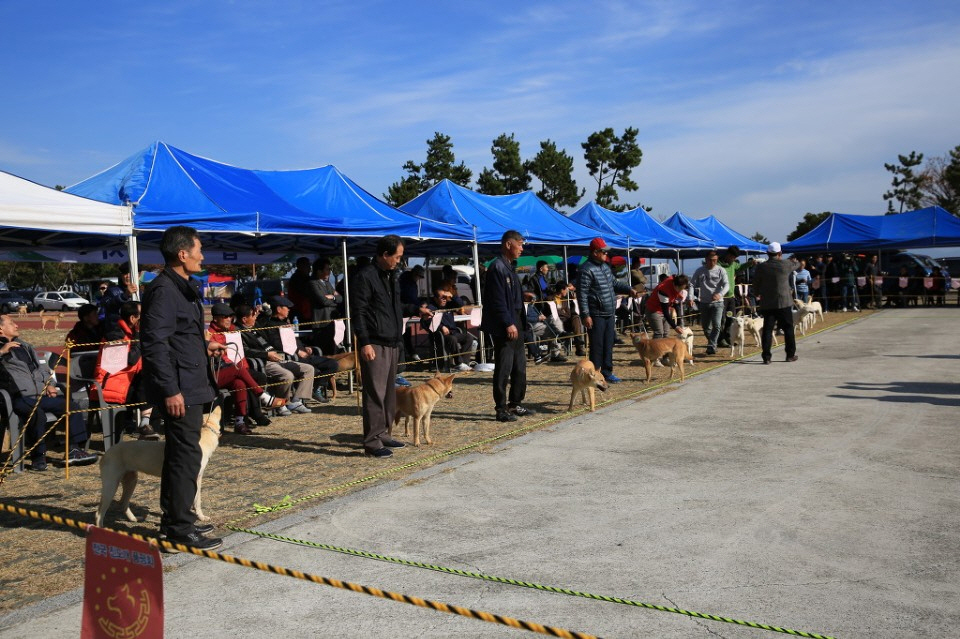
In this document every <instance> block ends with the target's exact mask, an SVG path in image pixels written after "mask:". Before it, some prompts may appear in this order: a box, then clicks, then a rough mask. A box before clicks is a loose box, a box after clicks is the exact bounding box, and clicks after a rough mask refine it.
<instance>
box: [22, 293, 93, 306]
mask: <svg viewBox="0 0 960 639" xmlns="http://www.w3.org/2000/svg"><path fill="white" fill-rule="evenodd" d="M89 303H90V302H89V301H87V300H86V299H84V298H82V297H80V296H79V295H77V294H76V293H74V292H73V291H43V292H42V293H37V296H36V297H34V298H33V304H34V306H36V307H37V309H41V310H47V311H69V310H71V309H78V308H80V307H81V306H83V305H84V304H89Z"/></svg>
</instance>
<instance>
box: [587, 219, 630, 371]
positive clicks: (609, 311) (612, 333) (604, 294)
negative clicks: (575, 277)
mask: <svg viewBox="0 0 960 639" xmlns="http://www.w3.org/2000/svg"><path fill="white" fill-rule="evenodd" d="M618 293H619V294H622V295H633V296H636V295H637V293H636V291H634V290H633V289H632V288H630V287H629V286H627V285H626V284H624V283H623V282H618V281H617V279H616V278H615V277H614V276H613V270H612V269H611V268H610V265H609V264H608V263H607V243H606V242H604V241H603V238H602V237H595V238H593V240H591V241H590V259H589V260H587V261H586V262H585V263H584V264H583V266H581V267H580V281H579V282H578V283H577V303H578V304H579V305H580V319H581V320H582V322H583V325H584V327H586V329H587V334H588V335H590V361H591V362H593V365H594V366H595V367H596V369H597V370H598V371H600V373H601V374H603V377H604V379H606V380H607V381H608V382H609V383H611V384H617V383H619V382H621V381H623V380H621V379H620V378H619V377H617V376H616V375H614V374H613V343H614V341H615V340H616V337H617V332H616V325H615V321H616V317H615V313H616V311H617V297H616V296H617V294H618Z"/></svg>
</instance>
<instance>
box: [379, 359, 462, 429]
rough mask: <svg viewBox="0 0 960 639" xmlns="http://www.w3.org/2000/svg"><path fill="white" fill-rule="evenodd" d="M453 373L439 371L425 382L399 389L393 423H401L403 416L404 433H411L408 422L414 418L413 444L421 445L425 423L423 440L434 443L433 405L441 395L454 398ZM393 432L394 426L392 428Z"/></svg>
mask: <svg viewBox="0 0 960 639" xmlns="http://www.w3.org/2000/svg"><path fill="white" fill-rule="evenodd" d="M454 377H456V375H455V374H452V375H441V374H440V373H437V374H436V375H434V376H433V377H431V378H430V379H428V380H427V381H426V382H424V383H423V384H418V385H416V386H411V387H407V388H398V389H397V413H396V415H394V418H393V425H394V426H396V425H397V424H399V423H400V418H401V417H403V434H404V436H406V435H407V434H408V433H409V429H408V424H409V422H410V419H411V418H412V419H413V445H414V446H419V445H420V426H421V425H423V440H424V441H425V442H426V443H427V444H428V445H429V444H432V443H433V440H432V439H430V416H431V415H432V414H433V407H434V406H436V404H437V402H438V401H440V398H441V397H446V398H447V399H453V390H452V389H453V378H454ZM390 432H391V433H392V432H393V428H391V429H390Z"/></svg>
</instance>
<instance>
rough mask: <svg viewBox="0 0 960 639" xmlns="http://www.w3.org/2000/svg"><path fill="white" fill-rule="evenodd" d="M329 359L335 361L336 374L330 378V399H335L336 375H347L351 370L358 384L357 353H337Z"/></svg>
mask: <svg viewBox="0 0 960 639" xmlns="http://www.w3.org/2000/svg"><path fill="white" fill-rule="evenodd" d="M330 359H333V360H336V361H337V372H336V373H334V374H333V375H331V376H330V399H336V398H337V375H338V374H340V373H349V372H350V371H352V370H355V371H357V383H358V384H359V383H360V369H359V368H357V353H356V352H354V351H347V352H346V353H337V354H335V355H331V356H330Z"/></svg>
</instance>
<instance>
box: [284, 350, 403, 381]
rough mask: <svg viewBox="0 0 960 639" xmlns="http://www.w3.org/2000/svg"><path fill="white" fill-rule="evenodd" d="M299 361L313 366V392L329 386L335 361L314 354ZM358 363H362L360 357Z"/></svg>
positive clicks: (334, 371)
mask: <svg viewBox="0 0 960 639" xmlns="http://www.w3.org/2000/svg"><path fill="white" fill-rule="evenodd" d="M394 350H396V349H394ZM378 357H379V356H378ZM300 361H301V362H303V363H304V364H310V365H311V366H313V382H312V384H313V390H317V389H318V388H320V387H321V386H329V385H330V376H331V375H333V374H334V373H336V372H337V367H338V366H339V365H338V364H337V360H335V359H330V358H329V357H324V356H323V355H316V354H313V355H308V356H306V357H301V358H300ZM360 361H361V362H362V361H363V358H362V357H361V358H360ZM394 368H396V366H394Z"/></svg>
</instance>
